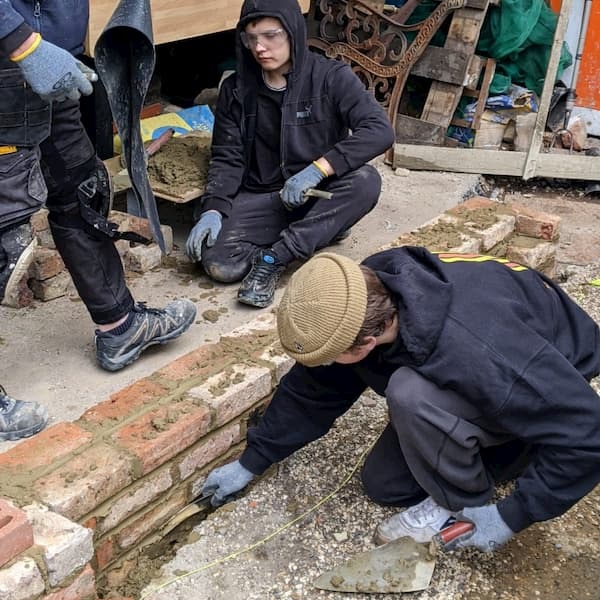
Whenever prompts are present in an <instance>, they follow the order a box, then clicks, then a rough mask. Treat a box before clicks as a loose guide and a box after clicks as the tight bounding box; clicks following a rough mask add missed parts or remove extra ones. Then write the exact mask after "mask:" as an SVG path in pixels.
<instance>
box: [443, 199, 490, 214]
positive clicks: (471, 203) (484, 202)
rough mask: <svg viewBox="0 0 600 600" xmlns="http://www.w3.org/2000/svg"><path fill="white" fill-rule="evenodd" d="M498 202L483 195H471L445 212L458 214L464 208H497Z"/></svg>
mask: <svg viewBox="0 0 600 600" xmlns="http://www.w3.org/2000/svg"><path fill="white" fill-rule="evenodd" d="M497 207H498V203H497V202H494V201H493V200H490V199H489V198H486V197H485V196H472V197H471V198H469V199H467V200H465V201H464V202H461V203H460V204H457V205H456V206H454V207H453V208H451V209H449V210H447V211H446V212H448V213H450V214H458V215H459V214H460V213H461V212H464V211H465V210H481V209H484V208H497Z"/></svg>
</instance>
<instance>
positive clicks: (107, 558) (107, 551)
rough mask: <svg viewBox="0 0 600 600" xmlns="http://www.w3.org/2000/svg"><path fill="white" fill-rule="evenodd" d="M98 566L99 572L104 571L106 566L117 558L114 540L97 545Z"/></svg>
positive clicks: (110, 539)
mask: <svg viewBox="0 0 600 600" xmlns="http://www.w3.org/2000/svg"><path fill="white" fill-rule="evenodd" d="M95 556H96V565H97V566H98V571H104V569H105V568H106V565H108V564H109V563H111V562H112V560H113V558H114V556H115V542H114V540H113V539H112V538H108V539H106V540H103V541H101V542H100V543H99V544H97V545H96V555H95Z"/></svg>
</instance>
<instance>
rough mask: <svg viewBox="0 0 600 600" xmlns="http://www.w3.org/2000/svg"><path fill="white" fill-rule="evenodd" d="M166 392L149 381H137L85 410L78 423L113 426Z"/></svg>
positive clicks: (162, 387)
mask: <svg viewBox="0 0 600 600" xmlns="http://www.w3.org/2000/svg"><path fill="white" fill-rule="evenodd" d="M167 391H168V390H167V388H165V387H164V386H163V385H161V384H160V383H156V382H155V381H152V380H151V379H139V380H138V381H136V382H135V383H133V384H132V385H130V386H128V387H126V388H123V389H122V390H120V391H118V392H116V393H114V394H111V396H110V398H109V399H108V400H105V401H104V402H101V403H100V404H96V406H93V407H92V408H89V409H88V410H86V411H85V413H83V415H82V416H81V418H80V421H81V422H83V423H94V424H106V423H107V422H108V423H109V424H111V425H115V424H116V423H118V422H119V421H121V420H123V419H124V418H127V417H129V416H131V415H132V414H134V413H135V412H137V411H138V410H141V409H143V408H144V407H145V406H148V405H150V404H152V403H153V402H155V401H157V400H159V399H160V398H161V397H162V396H164V395H165V394H166V393H167Z"/></svg>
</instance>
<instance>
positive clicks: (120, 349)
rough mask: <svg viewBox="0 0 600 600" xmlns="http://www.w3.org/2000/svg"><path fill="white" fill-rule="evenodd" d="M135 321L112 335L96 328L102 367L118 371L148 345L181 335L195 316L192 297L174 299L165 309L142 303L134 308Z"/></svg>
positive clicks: (98, 354) (97, 350)
mask: <svg viewBox="0 0 600 600" xmlns="http://www.w3.org/2000/svg"><path fill="white" fill-rule="evenodd" d="M133 313H134V314H133V322H132V323H131V326H130V327H129V329H127V331H126V332H125V333H122V334H120V335H112V334H110V333H109V332H100V331H96V337H95V340H94V341H95V345H96V358H97V360H98V363H100V366H101V367H102V368H103V369H106V370H107V371H118V370H119V369H122V368H123V367H126V366H127V365H129V364H131V363H132V362H133V361H134V360H136V359H137V358H138V357H139V356H140V354H141V353H142V352H143V351H144V350H145V349H146V348H148V347H149V346H152V345H154V344H164V343H165V342H169V341H171V340H174V339H175V338H177V337H179V336H180V335H181V334H182V333H183V332H184V331H186V330H187V329H188V328H189V327H190V325H191V324H192V323H193V322H194V319H195V318H196V305H195V304H194V303H193V302H191V301H190V300H185V299H184V300H174V301H173V302H169V304H167V306H165V308H160V309H159V308H147V307H146V305H145V304H144V303H143V302H139V303H137V304H136V305H135V306H134V308H133Z"/></svg>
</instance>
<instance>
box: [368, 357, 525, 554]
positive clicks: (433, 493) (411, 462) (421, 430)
mask: <svg viewBox="0 0 600 600" xmlns="http://www.w3.org/2000/svg"><path fill="white" fill-rule="evenodd" d="M386 398H387V402H388V407H389V412H390V421H391V424H392V427H393V429H394V431H395V432H396V434H397V439H398V444H399V447H400V450H401V452H402V455H403V457H404V459H405V461H406V465H407V466H408V469H409V470H410V473H411V475H412V477H413V478H414V480H415V481H416V482H417V483H418V485H419V486H420V487H421V488H422V489H423V490H424V491H425V492H426V493H427V495H428V498H426V499H425V500H424V501H423V502H421V503H420V504H418V505H416V506H413V507H411V508H409V509H408V510H406V511H404V512H402V513H399V514H397V515H394V516H393V517H391V518H390V519H387V520H386V521H384V522H383V523H381V524H380V525H379V527H378V530H377V537H378V539H379V541H381V542H385V541H389V540H390V539H394V538H397V537H401V536H402V535H410V536H411V537H414V538H415V539H419V540H420V541H426V540H427V539H430V538H431V536H432V535H434V534H435V533H437V531H439V530H440V529H441V528H442V527H443V526H444V524H445V523H446V522H447V521H448V519H451V518H452V517H453V515H454V514H455V513H456V512H457V511H459V510H461V509H463V508H464V507H467V506H482V505H484V504H485V503H486V502H488V501H489V499H490V498H491V496H492V494H493V491H494V486H495V477H496V476H497V470H496V467H497V464H495V465H494V467H495V468H494V469H490V467H488V465H487V464H486V458H487V457H491V456H492V455H493V456H494V460H495V461H496V462H497V461H498V460H499V458H500V457H501V456H502V448H506V449H507V456H506V467H507V468H509V467H510V465H511V463H514V462H515V461H517V460H519V461H520V459H521V454H522V453H520V452H515V446H518V445H521V447H522V449H523V450H526V446H525V444H521V443H520V442H519V441H518V440H515V439H514V437H512V436H510V435H509V434H505V433H501V432H497V431H496V432H493V433H492V432H491V430H490V429H486V428H485V420H484V419H483V416H482V414H481V412H480V411H479V409H478V408H477V406H475V405H474V404H473V403H470V402H467V401H466V400H465V399H464V398H463V397H462V396H460V395H459V394H457V393H455V392H453V391H451V390H447V389H441V388H439V387H437V386H436V385H435V384H433V383H432V382H430V381H428V380H427V379H425V378H424V377H422V376H421V375H419V374H418V373H417V372H416V371H414V370H412V369H410V368H407V367H403V368H400V369H398V370H397V371H396V372H395V373H394V374H393V375H392V377H391V378H390V381H389V383H388V387H387V390H386ZM491 449H493V450H494V452H489V450H491Z"/></svg>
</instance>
